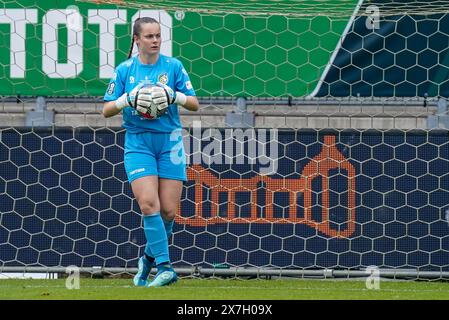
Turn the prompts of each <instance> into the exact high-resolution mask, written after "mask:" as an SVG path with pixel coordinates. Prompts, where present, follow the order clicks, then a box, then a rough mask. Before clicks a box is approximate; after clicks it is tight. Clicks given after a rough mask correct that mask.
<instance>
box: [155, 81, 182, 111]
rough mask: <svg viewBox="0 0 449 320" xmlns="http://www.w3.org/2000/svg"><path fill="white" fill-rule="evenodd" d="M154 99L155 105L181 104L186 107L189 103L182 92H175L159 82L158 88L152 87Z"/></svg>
mask: <svg viewBox="0 0 449 320" xmlns="http://www.w3.org/2000/svg"><path fill="white" fill-rule="evenodd" d="M152 90H153V91H152V94H151V96H152V98H153V103H155V104H165V103H166V104H167V105H170V104H173V103H176V104H180V105H184V104H185V103H186V101H187V97H186V95H185V94H183V93H182V92H175V91H173V89H172V88H170V87H169V86H167V85H165V84H163V83H160V82H158V83H157V84H156V86H154V87H152Z"/></svg>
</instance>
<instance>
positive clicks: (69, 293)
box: [0, 278, 449, 300]
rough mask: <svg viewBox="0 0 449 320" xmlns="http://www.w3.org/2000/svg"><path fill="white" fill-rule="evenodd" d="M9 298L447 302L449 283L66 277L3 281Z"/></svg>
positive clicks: (3, 295)
mask: <svg viewBox="0 0 449 320" xmlns="http://www.w3.org/2000/svg"><path fill="white" fill-rule="evenodd" d="M156 293H157V294H156ZM6 299H27V300H35V299H47V300H48V299H58V300H59V299H63V300H74V299H84V300H95V299H102V300H108V299H119V300H122V299H132V300H137V299H147V300H152V299H157V300H166V299H167V300H259V299H260V300H277V299H282V300H306V299H307V300H310V299H313V300H323V299H326V300H338V299H350V300H352V299H354V300H383V299H390V300H407V299H419V300H427V299H432V300H434V299H445V300H447V299H449V283H445V282H414V281H381V283H380V289H379V290H368V289H366V287H365V282H364V281H354V280H351V281H350V280H297V279H282V280H277V279H276V280H236V279H233V280H227V279H225V280H220V279H182V280H180V281H179V282H178V283H176V284H174V285H172V286H169V287H163V288H136V287H134V286H132V282H131V280H130V279H90V278H82V279H81V281H80V289H79V290H68V289H66V287H65V279H57V280H32V279H29V280H13V279H8V280H0V300H6Z"/></svg>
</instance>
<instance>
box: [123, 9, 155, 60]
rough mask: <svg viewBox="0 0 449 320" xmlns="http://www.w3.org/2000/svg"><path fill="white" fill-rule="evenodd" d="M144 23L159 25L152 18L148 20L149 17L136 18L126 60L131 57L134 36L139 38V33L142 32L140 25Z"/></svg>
mask: <svg viewBox="0 0 449 320" xmlns="http://www.w3.org/2000/svg"><path fill="white" fill-rule="evenodd" d="M144 23H159V21H157V20H156V19H154V18H150V17H142V18H137V19H136V21H134V26H133V35H132V37H131V47H130V48H129V52H128V59H129V58H131V56H132V54H133V48H134V36H137V37H139V36H140V32H141V31H142V24H144Z"/></svg>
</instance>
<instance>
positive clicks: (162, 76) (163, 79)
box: [157, 72, 168, 84]
mask: <svg viewBox="0 0 449 320" xmlns="http://www.w3.org/2000/svg"><path fill="white" fill-rule="evenodd" d="M157 81H158V82H160V83H162V84H167V82H168V73H166V72H164V73H162V74H160V75H159V77H158V79H157Z"/></svg>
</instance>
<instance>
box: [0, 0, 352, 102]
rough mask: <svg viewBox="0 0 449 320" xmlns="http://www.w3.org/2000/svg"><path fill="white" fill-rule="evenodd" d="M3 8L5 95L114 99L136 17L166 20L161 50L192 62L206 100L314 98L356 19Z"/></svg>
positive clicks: (61, 0)
mask: <svg viewBox="0 0 449 320" xmlns="http://www.w3.org/2000/svg"><path fill="white" fill-rule="evenodd" d="M355 2H356V1H354V3H355ZM1 3H2V4H1V7H0V39H1V40H0V51H1V54H0V79H1V85H0V95H2V96H17V95H21V96H52V97H55V96H65V97H73V96H102V95H104V92H105V90H106V86H107V83H108V82H109V79H110V77H112V74H113V70H114V68H115V66H117V65H118V64H120V63H121V62H122V61H124V60H125V59H126V58H127V55H128V52H129V50H130V43H131V36H130V35H131V26H132V21H134V20H135V19H136V18H137V17H139V16H152V17H155V18H157V19H158V20H159V21H160V22H161V25H162V37H163V45H162V48H161V51H162V53H164V54H167V55H172V56H175V57H178V58H179V59H180V60H181V61H182V62H183V63H184V66H185V68H186V70H187V71H188V72H189V75H190V77H191V80H192V83H193V85H194V88H195V89H196V92H197V94H198V96H202V97H212V96H213V97H231V96H247V97H248V96H249V97H286V96H290V95H291V96H305V95H308V94H310V93H311V92H313V90H314V89H315V88H316V86H317V83H318V82H319V80H320V77H321V75H322V73H323V71H324V70H325V68H326V66H327V64H328V63H329V61H330V59H331V57H332V54H333V52H334V51H335V50H336V48H338V44H339V41H340V39H341V37H342V34H343V32H344V30H345V28H346V26H347V25H348V23H349V21H350V18H351V17H349V16H348V17H344V18H341V17H340V18H337V17H326V16H322V15H319V16H316V17H296V16H294V17H292V16H289V15H286V16H283V15H279V14H277V15H265V14H264V15H251V14H249V15H244V14H223V13H221V14H217V13H215V14H208V13H200V12H189V11H164V10H155V9H143V8H141V9H136V8H129V7H125V6H117V5H113V4H94V3H87V2H78V1H73V0H72V1H69V0H48V1H45V2H44V1H37V0H19V1H15V2H11V1H6V2H5V1H2V2H1ZM354 7H355V4H354Z"/></svg>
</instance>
